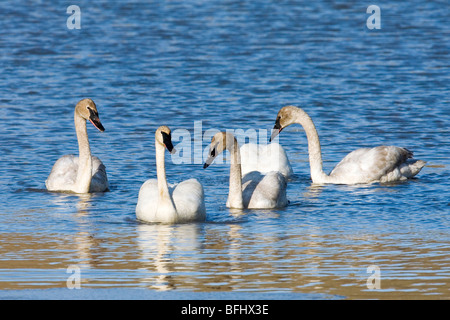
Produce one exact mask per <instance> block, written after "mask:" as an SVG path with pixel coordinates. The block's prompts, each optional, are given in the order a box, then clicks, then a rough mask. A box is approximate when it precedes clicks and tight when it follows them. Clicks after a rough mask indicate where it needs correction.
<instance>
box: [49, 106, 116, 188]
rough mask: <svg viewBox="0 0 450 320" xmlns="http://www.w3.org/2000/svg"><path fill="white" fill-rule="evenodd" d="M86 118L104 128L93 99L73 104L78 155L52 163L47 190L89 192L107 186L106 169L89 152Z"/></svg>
mask: <svg viewBox="0 0 450 320" xmlns="http://www.w3.org/2000/svg"><path fill="white" fill-rule="evenodd" d="M86 120H89V121H90V122H91V123H92V124H93V125H94V127H96V128H97V129H98V130H99V131H101V132H103V131H105V128H104V127H103V125H102V124H101V122H100V119H99V117H98V112H97V107H96V105H95V103H94V101H92V100H91V99H83V100H81V101H79V102H78V103H77V105H76V106H75V115H74V121H75V130H76V133H77V139H78V149H79V156H75V155H72V154H69V155H65V156H62V157H61V158H59V159H58V161H56V162H55V164H54V165H53V168H52V171H51V172H50V175H49V176H48V178H47V180H46V181H45V186H46V187H47V190H49V191H69V192H75V193H88V192H102V191H106V190H107V189H108V178H107V176H106V168H105V166H104V165H103V163H102V162H101V160H100V159H99V158H97V157H95V156H92V155H91V149H90V147H89V140H88V135H87V128H86Z"/></svg>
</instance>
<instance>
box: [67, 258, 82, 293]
mask: <svg viewBox="0 0 450 320" xmlns="http://www.w3.org/2000/svg"><path fill="white" fill-rule="evenodd" d="M66 273H69V274H70V276H69V277H68V278H67V281H66V286H67V288H68V289H81V268H80V267H79V266H77V265H75V264H72V265H70V266H68V267H67V270H66Z"/></svg>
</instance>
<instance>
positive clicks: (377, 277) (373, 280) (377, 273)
mask: <svg viewBox="0 0 450 320" xmlns="http://www.w3.org/2000/svg"><path fill="white" fill-rule="evenodd" d="M367 273H371V275H370V276H369V277H368V278H367V282H366V285H367V289H369V290H374V289H381V270H380V267H379V266H377V265H374V264H373V265H370V266H368V267H367Z"/></svg>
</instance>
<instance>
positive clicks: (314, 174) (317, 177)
mask: <svg viewBox="0 0 450 320" xmlns="http://www.w3.org/2000/svg"><path fill="white" fill-rule="evenodd" d="M294 117H295V118H294V120H295V123H298V124H300V125H301V126H302V127H303V129H304V130H305V133H306V138H307V139H308V153H309V166H310V170H311V179H312V181H313V182H316V183H321V182H324V181H325V180H327V179H328V178H329V177H328V175H327V174H326V173H325V172H323V166H322V150H321V147H320V141H319V135H318V133H317V130H316V126H315V125H314V122H313V121H312V119H311V117H310V116H309V115H308V114H307V113H306V112H305V111H303V110H302V109H300V108H297V109H295V111H294Z"/></svg>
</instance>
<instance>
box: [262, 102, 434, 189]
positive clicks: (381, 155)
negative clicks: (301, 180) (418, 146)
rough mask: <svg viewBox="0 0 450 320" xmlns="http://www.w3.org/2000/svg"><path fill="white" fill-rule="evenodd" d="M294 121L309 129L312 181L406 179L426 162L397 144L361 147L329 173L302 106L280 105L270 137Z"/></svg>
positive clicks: (317, 138) (388, 180) (356, 181)
mask: <svg viewBox="0 0 450 320" xmlns="http://www.w3.org/2000/svg"><path fill="white" fill-rule="evenodd" d="M294 123H298V124H300V125H302V127H303V129H304V130H305V132H306V137H307V139H308V152H309V165H310V169H311V179H312V181H313V183H318V184H324V183H334V184H357V183H372V182H391V181H398V180H406V179H408V178H412V177H414V176H415V175H416V174H418V173H419V171H420V170H421V169H422V167H423V166H424V165H425V163H426V162H425V161H422V160H412V159H410V158H412V156H413V154H412V152H411V151H409V150H407V149H405V148H399V147H394V146H379V147H374V148H361V149H357V150H355V151H353V152H351V153H349V154H348V155H347V156H346V157H345V158H344V159H342V161H341V162H339V163H338V164H337V165H336V167H335V168H334V169H333V171H331V173H330V174H329V175H327V174H326V173H324V172H323V169H322V154H321V149H320V142H319V136H318V134H317V130H316V127H315V126H314V123H313V121H312V120H311V118H310V117H309V116H308V114H307V113H306V112H305V111H303V110H302V109H300V108H297V107H294V106H286V107H283V108H281V109H280V111H279V112H278V115H277V119H276V121H275V126H274V128H273V129H274V130H273V131H272V136H271V139H273V138H274V137H276V136H277V135H278V134H279V133H280V132H281V130H283V129H284V128H286V127H287V126H289V125H291V124H294Z"/></svg>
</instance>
